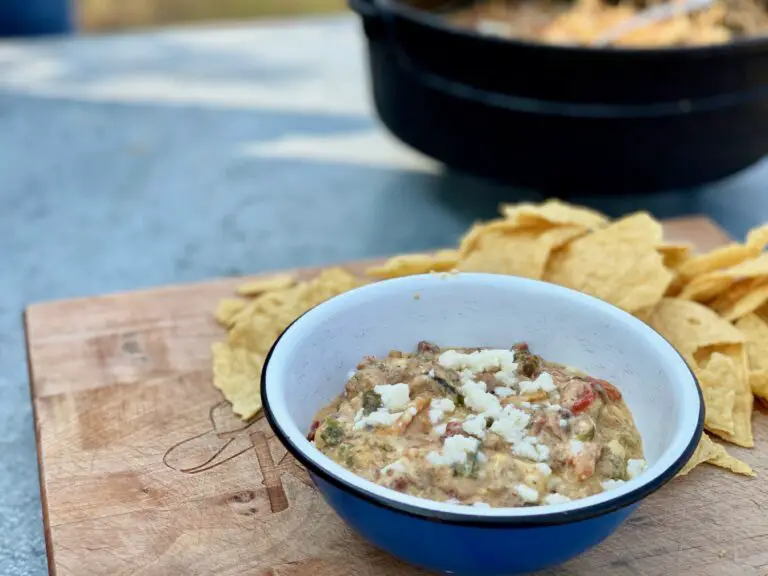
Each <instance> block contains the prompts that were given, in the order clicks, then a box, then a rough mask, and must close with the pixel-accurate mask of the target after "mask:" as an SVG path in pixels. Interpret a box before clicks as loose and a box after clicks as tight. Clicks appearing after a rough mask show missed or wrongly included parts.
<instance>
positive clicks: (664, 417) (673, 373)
mask: <svg viewBox="0 0 768 576" xmlns="http://www.w3.org/2000/svg"><path fill="white" fill-rule="evenodd" d="M420 340H429V341H432V342H435V343H436V344H438V345H443V346H447V345H450V346H483V347H494V348H508V347H510V346H511V345H512V344H514V343H516V342H520V341H525V342H528V344H529V345H530V346H531V349H532V350H534V351H535V352H536V353H537V354H541V355H542V356H543V357H545V358H547V359H548V360H553V361H556V362H561V363H563V364H567V365H569V366H573V367H576V368H579V369H582V370H584V371H586V372H587V373H589V374H591V375H593V376H596V377H599V378H604V379H606V380H609V381H611V382H613V383H615V384H616V385H617V386H618V387H619V388H620V389H621V391H622V394H623V395H624V398H625V401H626V402H627V404H628V406H629V408H630V410H631V411H632V414H633V416H634V419H635V423H636V425H637V427H638V429H639V431H640V434H641V436H642V438H643V445H644V450H645V456H646V460H647V461H648V467H647V469H646V470H645V472H644V473H643V474H641V475H639V476H638V477H636V478H635V479H633V480H631V481H629V482H626V483H625V484H623V485H622V486H620V487H619V488H616V489H614V490H611V491H607V492H603V493H601V494H597V495H595V496H590V497H588V498H584V499H582V500H574V501H571V502H567V503H564V504H557V505H549V506H536V507H524V508H488V509H486V508H474V507H470V506H462V505H456V504H446V503H440V502H434V501H431V500H425V499H422V498H416V497H413V496H409V495H407V494H402V493H400V492H396V491H394V490H390V489H388V488H385V487H383V486H379V485H377V484H375V483H372V482H369V481H367V480H364V479H362V478H360V477H358V476H356V475H355V474H353V473H351V472H350V471H348V470H346V469H345V468H343V467H341V466H339V465H338V464H336V463H335V462H333V461H332V460H330V459H329V458H327V457H326V456H325V455H323V454H322V453H321V452H320V451H319V450H317V449H316V448H315V446H314V445H313V444H312V443H311V442H309V441H308V440H307V439H306V435H307V432H308V431H309V429H310V426H311V424H312V421H313V418H314V415H315V413H316V412H317V411H318V410H319V409H320V408H322V407H324V406H326V405H327V404H328V403H330V402H331V401H332V400H333V398H334V397H336V396H337V395H338V394H340V393H341V392H342V391H343V388H344V384H345V382H346V379H347V375H348V373H349V371H350V369H352V368H354V366H356V365H357V363H358V362H359V361H360V360H361V359H362V358H363V357H364V356H369V355H386V354H387V353H388V352H389V351H390V350H393V349H396V350H403V351H409V350H414V349H415V347H416V344H417V343H418V342H419V341H420ZM261 391H262V398H263V401H264V409H265V412H266V416H267V418H268V420H269V423H270V424H271V426H272V428H273V429H274V431H275V434H276V435H277V436H278V438H280V440H281V441H282V442H283V444H284V445H285V446H286V448H287V449H288V450H289V451H290V452H291V453H292V454H293V456H294V457H295V458H296V459H297V460H298V461H299V462H300V463H301V464H303V465H304V466H305V467H306V468H307V469H308V470H309V472H310V474H311V476H312V478H313V479H314V481H315V483H316V485H317V487H318V489H319V491H320V493H321V494H322V495H323V497H324V498H325V500H326V501H327V502H328V504H329V505H330V506H331V507H332V508H333V509H334V510H335V511H336V513H337V514H338V515H339V516H340V517H341V518H342V519H343V520H344V521H345V522H347V524H349V526H351V527H352V528H353V529H355V530H356V531H357V532H359V533H360V534H361V535H362V536H363V537H364V538H366V539H367V540H368V541H370V542H371V543H372V544H374V545H376V546H378V547H379V548H381V549H383V550H385V551H387V552H389V553H391V554H392V555H394V556H397V557H399V558H401V559H402V560H405V561H406V562H410V563H412V564H415V565H417V566H420V567H423V568H426V569H428V570H431V571H434V572H441V573H446V574H466V575H471V576H486V575H488V576H491V575H509V574H521V573H526V572H532V571H535V570H540V569H543V568H547V567H550V566H553V565H556V564H559V563H562V562H565V561H566V560H568V559H570V558H573V557H574V556H576V555H578V554H581V553H582V552H584V551H586V550H588V549H589V548H591V547H592V546H595V545H596V544H598V543H599V542H601V541H602V540H603V539H605V538H606V537H608V536H609V535H610V534H611V533H612V532H614V531H615V530H616V528H617V527H618V526H619V525H621V523H622V522H623V521H624V520H626V518H627V517H628V516H629V515H630V514H631V513H632V511H633V510H634V509H635V508H636V507H637V506H638V504H639V503H640V502H641V501H642V500H643V498H645V497H647V496H648V495H650V494H651V493H653V492H655V491H656V490H658V489H659V488H661V487H662V486H663V485H664V484H665V483H666V482H667V481H669V480H670V479H671V478H673V477H674V475H675V474H676V473H677V472H678V471H679V470H680V469H681V468H682V466H683V465H684V464H685V462H686V461H687V460H688V459H689V458H690V456H691V455H692V454H693V451H694V449H695V448H696V445H697V443H698V441H699V438H700V437H701V433H702V425H703V418H704V407H703V402H702V398H701V392H700V389H699V387H698V385H697V383H696V380H695V378H694V376H693V375H692V373H691V371H690V370H689V369H688V367H687V365H686V364H685V362H684V361H683V359H682V358H681V357H680V355H679V354H678V353H677V352H676V351H675V349H674V348H673V347H672V346H671V345H670V344H669V343H668V342H667V341H666V340H664V339H663V338H662V337H661V336H659V335H658V334H657V333H656V332H655V331H654V330H652V329H651V328H649V327H648V326H647V325H645V324H644V323H643V322H641V321H640V320H637V319H636V318H634V317H633V316H631V315H630V314H627V313H625V312H623V311H622V310H620V309H618V308H615V307H614V306H611V305H609V304H607V303H605V302H603V301H601V300H598V299H596V298H592V297H590V296H586V295H584V294H581V293H578V292H575V291H572V290H569V289H566V288H562V287H559V286H555V285H552V284H547V283H544V282H538V281H534V280H528V279H524V278H518V277H512V276H499V275H493V274H457V275H423V276H411V277H407V278H401V279H396V280H388V281H384V282H378V283H375V284H371V285H368V286H364V287H362V288H359V289H356V290H353V291H351V292H347V293H345V294H343V295H341V296H338V297H336V298H333V299H331V300H329V301H327V302H325V303H323V304H321V305H319V306H317V307H316V308H314V309H312V310H310V311H309V312H307V313H306V314H304V315H303V316H302V317H300V318H299V319H298V320H296V322H294V323H293V324H292V325H291V326H290V327H289V328H288V329H287V330H286V331H285V332H284V333H283V335H282V336H281V337H280V338H279V339H278V341H277V342H276V343H275V345H274V347H273V348H272V351H271V352H270V354H269V356H268V357H267V360H266V363H265V366H264V370H263V375H262V382H261ZM617 537H620V536H617Z"/></svg>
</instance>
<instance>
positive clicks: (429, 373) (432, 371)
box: [427, 368, 435, 378]
mask: <svg viewBox="0 0 768 576" xmlns="http://www.w3.org/2000/svg"><path fill="white" fill-rule="evenodd" d="M427 376H429V377H430V378H434V377H435V369H434V368H430V369H429V372H427Z"/></svg>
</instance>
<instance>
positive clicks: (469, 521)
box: [260, 280, 705, 528]
mask: <svg viewBox="0 0 768 576" xmlns="http://www.w3.org/2000/svg"><path fill="white" fill-rule="evenodd" d="M384 282H386V280H384ZM568 290H569V289H568ZM579 294H583V293H581V292H579ZM334 298H336V297H334ZM334 298H331V300H333V299H334ZM329 301H330V300H327V301H326V302H329ZM601 302H603V301H601ZM603 303H604V304H606V302H603ZM609 305H610V304H609ZM318 306H322V303H321V304H318ZM316 307H317V306H316ZM617 310H620V311H621V312H622V313H623V314H626V315H627V316H630V317H631V318H632V319H633V320H637V321H638V322H641V320H638V319H637V318H635V317H634V316H632V315H631V314H629V313H628V312H625V311H623V310H621V309H619V308H617ZM309 311H311V310H308V311H307V312H309ZM307 312H304V313H303V314H301V316H299V317H298V318H296V319H295V320H294V321H293V322H291V324H290V325H289V326H288V327H287V328H286V329H285V330H283V332H282V334H280V336H279V337H278V338H277V340H275V343H274V344H273V345H272V347H271V348H270V350H269V353H268V354H267V357H266V358H265V359H264V365H263V367H262V370H261V384H260V392H261V400H262V404H263V407H264V415H265V416H266V419H267V422H268V423H269V425H270V427H271V428H272V430H273V431H274V433H275V436H277V438H278V440H280V442H281V443H282V444H283V446H285V448H286V449H287V450H288V452H290V453H291V455H292V456H293V457H294V458H295V459H296V460H297V461H298V462H299V463H300V464H301V465H302V466H304V467H305V468H306V469H307V470H308V471H309V472H311V473H313V474H315V475H317V476H319V477H320V478H322V479H323V480H325V481H326V482H328V483H329V484H331V485H333V486H335V487H336V488H338V489H339V490H341V491H343V492H346V493H347V494H350V495H351V496H355V497H357V498H360V499H361V500H364V501H365V502H367V503H369V504H373V505H374V506H377V507H379V508H384V509H386V510H389V511H390V512H395V513H399V514H403V515H405V516H409V517H412V518H417V519H421V520H426V521H428V522H436V523H440V524H451V525H454V526H467V527H505V528H533V527H543V526H557V525H565V524H572V523H574V522H582V521H585V520H590V519H593V518H597V517H599V516H605V515H606V514H610V513H612V512H617V511H619V510H621V509H623V508H627V507H629V506H632V505H633V504H636V503H639V502H640V501H641V500H643V499H645V498H647V497H648V496H650V495H651V494H653V493H654V492H656V491H657V490H659V489H660V488H661V487H662V486H664V485H665V484H666V483H667V482H669V481H670V480H672V479H673V478H674V477H675V475H676V474H677V473H678V472H679V471H680V470H681V469H682V468H683V466H685V464H686V463H687V462H688V460H690V458H691V456H693V453H694V452H695V451H696V447H697V446H698V444H699V441H700V440H701V436H702V434H703V433H704V414H705V405H704V396H703V394H702V391H701V385H700V384H699V380H698V378H696V374H695V373H694V372H693V370H691V368H690V366H688V363H687V362H686V361H685V358H683V356H682V355H681V354H680V353H679V352H678V351H677V349H676V348H675V347H674V346H672V344H671V343H670V342H669V340H667V339H666V338H664V337H663V336H662V335H661V334H659V333H658V332H656V334H658V335H659V337H661V338H662V339H663V340H664V341H665V342H667V344H669V346H670V348H672V350H674V351H675V353H676V354H677V355H678V356H679V358H680V361H681V362H682V363H683V364H684V365H685V366H686V368H687V369H688V372H689V373H690V375H691V378H692V379H693V382H694V384H695V385H696V392H697V393H698V396H699V419H698V422H697V424H696V429H695V431H694V433H693V436H692V437H691V440H690V442H689V443H688V446H686V448H685V450H683V452H682V453H681V454H680V456H679V457H678V458H677V460H675V462H673V463H672V465H671V466H670V467H669V468H667V469H666V470H665V471H664V472H663V473H662V474H661V475H659V476H658V477H657V478H655V479H654V480H653V481H652V482H648V483H646V484H643V485H641V486H638V487H637V488H635V489H634V490H632V491H630V492H627V493H626V494H623V495H622V496H620V497H617V498H613V499H611V500H607V501H605V502H598V503H596V504H591V505H589V506H585V507H583V508H578V509H576V510H568V511H565V512H544V513H542V514H537V515H535V516H521V517H515V518H510V517H505V516H478V515H475V516H472V515H471V514H469V513H467V512H462V513H456V512H441V511H437V510H426V509H423V508H419V507H417V506H412V505H410V504H404V503H402V502H396V501H393V500H387V499H385V498H383V497H381V496H378V495H376V494H373V493H371V492H368V491H367V490H365V489H364V488H361V487H360V486H356V485H354V484H351V483H349V482H347V481H345V480H342V479H341V478H338V477H336V476H334V475H333V474H331V473H330V472H327V471H326V470H325V469H323V467H322V466H320V465H319V464H317V463H316V462H315V461H314V460H312V459H311V458H310V457H309V456H307V455H306V454H305V453H304V451H303V450H302V449H301V448H299V447H298V446H297V445H296V444H294V443H293V442H292V441H291V440H290V438H289V437H288V435H287V434H286V433H285V431H284V430H283V429H282V427H281V426H280V423H279V422H278V421H277V419H276V418H275V417H274V414H273V413H272V409H271V407H270V403H269V394H268V393H267V367H268V366H269V362H270V360H271V359H272V355H273V353H274V352H275V349H276V348H277V346H278V345H279V343H280V340H282V339H283V337H284V336H285V335H286V334H287V333H288V332H289V331H290V330H291V328H293V327H294V326H295V324H296V323H297V322H298V321H299V320H301V319H302V318H303V317H304V316H305V315H306V314H307ZM649 328H650V327H649ZM542 508H546V507H542Z"/></svg>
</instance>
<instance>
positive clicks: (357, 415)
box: [355, 408, 364, 422]
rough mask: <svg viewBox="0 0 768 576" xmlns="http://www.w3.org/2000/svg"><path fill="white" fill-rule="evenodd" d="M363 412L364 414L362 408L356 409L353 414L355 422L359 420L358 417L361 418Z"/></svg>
mask: <svg viewBox="0 0 768 576" xmlns="http://www.w3.org/2000/svg"><path fill="white" fill-rule="evenodd" d="M363 414H364V412H363V409H362V408H360V410H358V411H357V414H355V422H357V421H358V420H360V418H362V417H363Z"/></svg>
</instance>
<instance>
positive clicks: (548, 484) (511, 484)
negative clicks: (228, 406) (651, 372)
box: [308, 342, 646, 507]
mask: <svg viewBox="0 0 768 576" xmlns="http://www.w3.org/2000/svg"><path fill="white" fill-rule="evenodd" d="M308 437H309V439H310V440H311V441H313V442H314V443H315V445H316V446H317V448H318V449H320V450H321V451H322V452H323V453H324V454H325V455H327V456H328V457H330V458H332V459H333V460H334V461H336V462H337V463H339V464H341V465H342V466H344V467H345V468H348V469H349V470H350V471H352V472H354V473H355V474H358V475H359V476H362V477H363V478H366V479H368V480H371V481H373V482H376V483H378V484H381V485H383V486H387V487H390V488H392V489H394V490H398V491H400V492H404V493H407V494H410V495H413V496H418V497H422V498H428V499H431V500H437V501H441V502H451V503H455V504H466V505H474V506H477V507H488V506H492V507H510V506H535V505H546V504H559V503H563V502H568V501H570V500H574V499H577V498H584V497H586V496H590V495H593V494H598V493H600V492H602V491H604V490H611V489H613V488H615V487H618V486H620V485H621V484H622V483H623V482H625V481H628V480H631V479H633V478H636V477H637V476H638V475H640V474H642V473H643V471H644V470H645V467H646V463H645V460H644V458H643V446H642V440H641V438H640V434H639V433H638V431H637V428H636V427H635V424H634V422H633V420H632V415H631V414H630V412H629V410H628V408H627V406H626V405H625V404H624V402H623V401H622V397H621V392H619V390H618V388H616V387H615V386H614V385H613V384H611V383H609V382H606V381H605V380H600V379H598V378H593V377H591V376H588V375H586V374H584V373H583V372H579V371H578V370H574V369H573V368H569V367H566V366H562V365H560V364H555V363H553V362H548V361H546V360H544V359H543V358H541V357H539V356H537V355H535V354H533V353H532V352H531V351H530V350H529V349H528V346H527V345H526V344H524V343H523V344H517V345H515V346H513V347H512V348H511V349H509V350H501V349H480V348H471V349H469V348H461V349H459V348H457V349H445V350H441V349H440V348H439V347H438V346H436V345H434V344H431V343H429V342H421V343H419V345H418V347H417V350H416V352H415V353H414V354H408V353H404V352H398V351H393V352H390V353H389V355H388V356H387V357H386V358H373V357H367V358H365V359H363V361H362V362H361V363H360V364H359V365H358V366H357V370H355V371H354V372H353V373H352V374H351V376H350V378H349V380H348V381H347V384H346V386H345V390H344V393H343V394H342V395H341V396H339V397H338V398H336V400H334V401H333V403H331V405H330V406H328V407H326V408H324V409H323V410H321V411H320V412H319V413H318V414H317V417H316V418H315V421H314V422H313V424H312V431H311V432H310V434H309V436H308Z"/></svg>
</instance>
